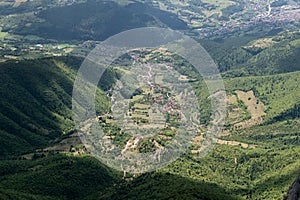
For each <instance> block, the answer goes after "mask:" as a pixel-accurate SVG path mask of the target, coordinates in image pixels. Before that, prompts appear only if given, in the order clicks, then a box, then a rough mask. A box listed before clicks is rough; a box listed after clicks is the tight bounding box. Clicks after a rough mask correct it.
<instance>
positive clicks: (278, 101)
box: [0, 0, 300, 200]
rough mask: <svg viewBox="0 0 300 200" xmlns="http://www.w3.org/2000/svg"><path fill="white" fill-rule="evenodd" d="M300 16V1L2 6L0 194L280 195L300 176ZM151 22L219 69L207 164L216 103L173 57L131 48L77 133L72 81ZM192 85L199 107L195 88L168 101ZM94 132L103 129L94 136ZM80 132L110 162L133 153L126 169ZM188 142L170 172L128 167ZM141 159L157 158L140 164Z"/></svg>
mask: <svg viewBox="0 0 300 200" xmlns="http://www.w3.org/2000/svg"><path fill="white" fill-rule="evenodd" d="M299 12H300V7H299V1H296V0H295V1H285V0H276V1H275V0H274V1H272V0H271V1H265V0H258V1H243V0H234V1H229V0H226V1H215V0H201V1H186V0H180V1H179V0H163V1H148V0H141V1H129V0H122V1H98V0H92V1H88V2H87V1H85V0H80V1H74V0H55V1H52V0H51V1H50V0H47V1H42V0H36V1H23V0H20V1H2V2H0V77H1V78H0V94H1V95H0V199H86V200H88V199H283V198H284V197H286V195H287V194H288V191H289V187H290V186H291V185H292V184H293V182H294V180H295V179H296V182H294V184H293V186H295V188H292V189H291V190H290V191H289V194H290V193H292V192H294V191H293V190H294V189H295V190H296V189H297V180H298V178H297V176H298V173H299V171H300V166H299V163H300V153H299V152H300V146H299V145H300V133H299V128H300V87H299V84H298V83H299V82H300V59H299V52H300V29H299V27H300V26H299V22H298V21H299V19H300V16H299ZM74 13H75V14H74ZM99 19H101V20H99ZM144 26H156V27H169V28H171V29H175V30H180V31H182V32H184V33H186V34H187V35H189V36H192V37H193V38H194V39H195V40H197V41H198V42H199V43H200V44H201V45H202V46H203V47H204V48H205V49H206V50H207V51H208V53H209V54H210V56H211V57H212V58H213V60H214V61H215V63H216V64H217V65H218V67H219V71H220V73H221V76H222V77H223V82H224V86H225V89H226V97H227V98H226V103H227V111H226V115H227V116H226V122H225V124H224V127H223V130H222V131H221V132H220V134H219V135H218V137H215V138H214V140H212V141H211V142H212V144H211V145H212V148H211V149H208V151H207V152H205V153H204V154H205V156H203V155H202V154H203V151H202V150H203V147H205V145H207V143H206V141H207V139H210V138H211V137H210V135H209V134H208V133H207V130H208V127H209V126H210V124H211V123H212V122H211V115H212V110H211V109H212V104H211V99H212V96H213V95H214V94H212V95H209V91H208V88H207V85H206V84H205V82H204V81H203V78H202V77H201V76H200V75H199V74H198V73H197V71H196V70H195V69H194V68H193V66H192V65H191V64H190V63H188V62H187V61H186V60H184V59H183V58H182V57H180V56H177V55H173V54H172V53H170V52H168V51H167V50H165V49H151V50H150V49H143V50H135V51H132V52H128V53H127V54H126V55H124V56H121V57H120V58H119V59H118V60H116V61H115V62H114V63H113V64H112V65H111V66H110V67H108V68H107V69H106V70H105V73H104V76H103V77H102V78H101V80H100V81H99V83H98V85H97V89H96V95H95V110H96V115H95V118H91V119H88V120H87V121H86V123H85V124H84V126H82V127H81V129H76V128H75V124H74V115H73V114H74V113H73V112H72V103H74V102H72V93H73V86H74V81H75V78H76V76H77V72H78V69H79V68H80V66H81V64H82V62H83V61H84V59H85V57H86V55H88V54H89V52H90V51H91V50H93V49H94V48H95V47H96V46H97V45H98V44H99V43H100V42H101V41H102V40H105V39H106V38H108V37H110V36H112V35H114V34H116V33H119V32H121V31H125V30H130V29H133V28H138V27H144ZM124 80H130V82H129V84H127V85H126V84H124V85H123V87H122V84H121V85H120V82H121V83H122V81H124ZM137 81H138V82H139V84H135V83H136V82H137ZM174 82H176V83H178V85H176V84H171V83H174ZM118 84H119V85H118ZM184 85H188V86H189V87H190V88H192V91H193V92H194V94H195V96H196V97H197V98H196V101H188V100H186V99H185V98H183V97H186V96H189V97H193V93H192V92H187V91H189V90H183V91H179V92H178V93H177V94H173V93H172V90H175V89H176V88H179V89H180V88H181V87H183V86H184ZM125 86H126V87H125ZM179 89H178V90H179ZM87 92H91V91H88V90H87ZM190 102H193V103H194V104H195V106H196V107H198V108H199V112H195V110H191V109H190V110H188V109H186V108H189V107H188V106H187V105H188V104H189V103H190ZM194 104H193V105H194ZM78 105H79V109H82V108H83V106H82V107H80V104H78ZM120 108H121V109H120ZM122 108H126V109H122ZM127 108H128V109H127ZM124 110H126V112H125V111H124ZM119 111H123V112H119ZM189 113H195V115H189ZM222 117H225V116H220V118H222ZM94 124H97V125H99V127H101V129H102V130H103V131H102V132H99V133H98V135H97V134H95V135H91V136H89V133H90V132H91V130H92V129H93V125H94ZM191 124H193V125H194V127H193V129H192V131H191V132H192V134H191V135H188V136H189V137H185V135H184V134H183V133H185V132H181V131H180V130H181V128H182V127H190V126H189V125H191ZM141 130H142V131H141ZM136 133H139V134H136ZM83 134H86V136H87V139H91V140H92V141H96V142H95V144H94V146H93V148H99V149H101V151H100V152H101V153H103V152H106V153H108V152H109V153H114V154H111V155H110V156H111V157H113V158H115V159H119V160H122V159H124V158H128V159H127V160H126V162H124V163H122V167H123V168H122V170H118V169H116V168H113V167H111V165H109V164H108V163H105V162H104V161H103V160H105V159H106V160H109V159H111V157H109V156H108V157H105V159H103V160H101V159H99V155H98V159H97V155H95V154H93V151H91V148H92V147H91V146H89V145H87V144H85V143H83V142H82V140H81V139H82V135H83ZM181 134H182V135H183V136H184V137H182V138H180V137H181ZM89 137H90V138H89ZM93 137H94V138H93ZM177 138H180V139H182V141H185V139H186V138H188V139H189V142H188V145H187V144H181V143H180V140H176V139H177ZM178 141H179V142H178ZM172 145H173V146H172ZM180 145H183V146H184V147H186V150H185V151H183V152H181V156H179V157H177V158H176V159H175V160H173V161H172V162H170V163H168V165H164V166H163V167H162V168H160V167H159V168H157V169H155V170H152V171H150V170H149V171H148V172H146V173H141V172H140V171H135V169H133V170H132V169H131V168H130V169H129V168H126V166H128V165H129V166H132V164H135V166H137V165H139V164H141V163H143V162H144V163H147V162H152V160H154V161H157V162H158V163H159V162H160V161H162V160H163V158H164V157H163V156H164V155H163V151H164V150H165V149H167V148H168V147H170V146H171V147H173V148H174V149H176V150H181V149H182V146H180ZM185 145H186V146H185ZM142 153H144V154H143V155H147V156H148V155H152V156H148V157H147V156H145V157H144V158H142V159H141V160H140V162H135V161H136V160H135V159H133V156H134V155H136V154H142ZM147 153H148V154H147ZM103 154H104V153H103ZM100 156H101V155H100ZM151 159H152V160H151ZM111 160H113V159H111ZM130 162H132V163H130ZM141 166H143V167H145V171H147V170H148V169H147V168H146V167H147V166H146V165H144V164H142V165H141ZM291 195H293V194H291ZM296 195H297V194H296Z"/></svg>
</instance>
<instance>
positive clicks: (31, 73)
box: [0, 57, 106, 158]
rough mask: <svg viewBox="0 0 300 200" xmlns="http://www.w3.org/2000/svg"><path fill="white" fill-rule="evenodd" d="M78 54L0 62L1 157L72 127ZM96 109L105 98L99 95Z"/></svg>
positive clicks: (29, 149)
mask: <svg viewBox="0 0 300 200" xmlns="http://www.w3.org/2000/svg"><path fill="white" fill-rule="evenodd" d="M81 61H82V59H79V58H74V57H73V58H55V59H54V58H45V59H37V60H28V61H20V62H15V61H11V62H6V63H1V65H0V74H1V79H0V85H1V86H0V91H1V96H0V131H1V134H0V149H1V150H0V157H1V158H3V157H6V156H12V155H20V154H24V153H29V152H32V151H33V150H34V149H38V148H42V147H46V146H48V145H49V144H50V143H53V142H54V141H55V140H56V139H57V138H59V137H60V136H62V135H63V134H68V133H69V132H70V131H72V130H73V121H72V110H71V109H72V90H73V81H74V80H75V77H76V72H77V69H78V67H79V66H80V64H81ZM98 102H101V104H99V107H98V108H99V110H101V109H103V110H104V109H105V106H106V103H105V102H106V100H105V98H104V96H103V95H102V97H101V95H100V96H99V101H98Z"/></svg>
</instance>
